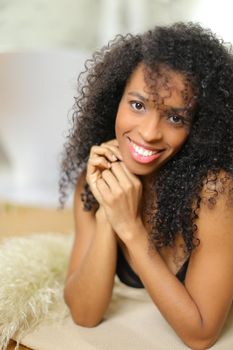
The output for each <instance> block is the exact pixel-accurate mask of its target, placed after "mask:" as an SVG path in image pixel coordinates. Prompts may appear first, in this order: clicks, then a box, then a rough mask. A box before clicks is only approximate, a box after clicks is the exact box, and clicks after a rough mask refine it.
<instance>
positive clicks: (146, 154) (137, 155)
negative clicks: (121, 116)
mask: <svg viewBox="0 0 233 350" xmlns="http://www.w3.org/2000/svg"><path fill="white" fill-rule="evenodd" d="M127 139H128V141H129V150H130V154H131V156H132V158H133V159H134V160H136V161H137V162H139V163H151V162H152V161H154V160H155V159H157V158H159V157H160V156H161V153H162V151H163V150H162V149H155V148H152V147H144V146H142V145H140V144H138V143H135V142H133V141H132V140H131V139H130V138H127Z"/></svg>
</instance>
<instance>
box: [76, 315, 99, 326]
mask: <svg viewBox="0 0 233 350" xmlns="http://www.w3.org/2000/svg"><path fill="white" fill-rule="evenodd" d="M71 316H72V319H73V322H74V323H75V324H76V325H77V326H80V327H85V328H94V327H97V326H98V325H99V324H100V322H101V320H95V319H91V318H88V317H86V316H85V315H80V314H79V313H71Z"/></svg>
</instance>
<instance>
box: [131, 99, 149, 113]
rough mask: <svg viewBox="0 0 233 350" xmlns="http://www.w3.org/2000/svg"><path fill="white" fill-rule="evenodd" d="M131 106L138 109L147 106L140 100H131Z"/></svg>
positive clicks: (143, 108)
mask: <svg viewBox="0 0 233 350" xmlns="http://www.w3.org/2000/svg"><path fill="white" fill-rule="evenodd" d="M130 105H131V107H132V108H133V109H134V110H136V111H142V110H145V106H144V104H143V103H142V102H139V101H130Z"/></svg>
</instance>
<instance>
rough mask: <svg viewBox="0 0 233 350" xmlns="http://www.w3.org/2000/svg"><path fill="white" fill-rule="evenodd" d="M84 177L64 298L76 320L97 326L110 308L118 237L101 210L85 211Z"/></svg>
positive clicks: (77, 200)
mask: <svg viewBox="0 0 233 350" xmlns="http://www.w3.org/2000/svg"><path fill="white" fill-rule="evenodd" d="M84 180H85V177H84V175H81V177H80V179H79V181H78V184H77V188H76V193H75V200H74V216H75V231H76V236H75V241H74V245H73V250H72V254H71V258H70V264H69V270H68V276H67V280H66V285H65V290H64V297H65V301H66V303H67V305H68V307H69V308H70V312H71V315H72V317H73V320H74V321H75V322H76V323H77V324H79V325H81V326H86V327H93V326H96V325H97V324H98V323H99V322H100V321H101V319H102V318H103V315H104V313H105V311H106V309H107V307H108V304H109V301H110V298H111V294H112V288H113V282H114V275H115V270H116V235H115V233H114V232H113V230H112V228H111V226H110V224H109V223H108V221H107V220H106V217H105V213H104V211H103V210H102V209H101V207H100V208H99V209H98V210H97V212H96V213H95V211H94V210H92V211H91V212H85V211H83V208H82V206H83V204H82V202H81V199H80V194H81V192H82V191H83V185H84Z"/></svg>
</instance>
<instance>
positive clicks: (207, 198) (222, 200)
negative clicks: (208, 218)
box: [201, 170, 233, 209]
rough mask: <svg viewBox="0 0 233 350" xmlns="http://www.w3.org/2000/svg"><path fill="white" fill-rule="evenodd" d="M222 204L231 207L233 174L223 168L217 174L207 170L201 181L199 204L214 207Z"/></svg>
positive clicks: (208, 207)
mask: <svg viewBox="0 0 233 350" xmlns="http://www.w3.org/2000/svg"><path fill="white" fill-rule="evenodd" d="M223 205H224V206H225V207H226V208H227V207H228V208H233V175H230V174H228V173H226V172H225V171H223V170H221V171H220V172H219V173H218V174H214V173H212V172H209V173H208V175H207V177H206V178H205V180H204V181H203V187H202V191H201V206H202V207H206V209H214V207H215V206H216V207H217V208H219V207H220V206H223Z"/></svg>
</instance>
